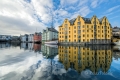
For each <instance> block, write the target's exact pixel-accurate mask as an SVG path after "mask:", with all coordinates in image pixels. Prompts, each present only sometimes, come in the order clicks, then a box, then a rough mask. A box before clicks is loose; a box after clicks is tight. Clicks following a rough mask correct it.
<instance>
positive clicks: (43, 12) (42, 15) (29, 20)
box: [0, 0, 52, 35]
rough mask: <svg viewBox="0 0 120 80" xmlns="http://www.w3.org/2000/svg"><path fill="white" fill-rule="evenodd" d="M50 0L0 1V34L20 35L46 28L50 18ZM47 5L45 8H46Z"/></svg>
mask: <svg viewBox="0 0 120 80" xmlns="http://www.w3.org/2000/svg"><path fill="white" fill-rule="evenodd" d="M50 3H51V0H46V1H44V2H43V1H42V0H38V1H37V0H32V1H31V2H30V3H28V2H26V1H23V0H19V1H17V0H13V1H4V0H2V1H1V3H0V24H1V30H2V31H1V32H0V34H12V35H13V34H14V35H20V34H25V33H34V32H35V30H36V28H37V29H38V31H42V29H44V28H46V25H45V24H47V23H48V22H50V20H51V16H50V14H48V13H49V10H48V8H51V7H52V4H50ZM46 7H47V8H46Z"/></svg>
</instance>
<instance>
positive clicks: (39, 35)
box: [34, 32, 42, 43]
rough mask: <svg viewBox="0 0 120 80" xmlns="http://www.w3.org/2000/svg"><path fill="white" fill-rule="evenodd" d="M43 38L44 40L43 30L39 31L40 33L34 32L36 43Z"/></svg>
mask: <svg viewBox="0 0 120 80" xmlns="http://www.w3.org/2000/svg"><path fill="white" fill-rule="evenodd" d="M41 40H42V33H41V32H39V33H37V32H35V34H34V42H35V43H40V42H41Z"/></svg>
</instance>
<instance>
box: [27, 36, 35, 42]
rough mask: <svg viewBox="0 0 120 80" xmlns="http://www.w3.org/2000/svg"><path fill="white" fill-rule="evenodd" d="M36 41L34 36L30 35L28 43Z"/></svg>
mask: <svg viewBox="0 0 120 80" xmlns="http://www.w3.org/2000/svg"><path fill="white" fill-rule="evenodd" d="M33 41H34V34H30V35H28V42H33Z"/></svg>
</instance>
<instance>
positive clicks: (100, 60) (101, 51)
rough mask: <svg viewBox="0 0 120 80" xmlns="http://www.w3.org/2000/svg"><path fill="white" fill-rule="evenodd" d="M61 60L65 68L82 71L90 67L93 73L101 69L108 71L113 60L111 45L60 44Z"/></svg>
mask: <svg viewBox="0 0 120 80" xmlns="http://www.w3.org/2000/svg"><path fill="white" fill-rule="evenodd" d="M58 52H59V61H61V62H62V63H63V64H64V66H65V68H66V69H68V68H73V69H75V70H77V71H78V72H79V73H81V72H82V71H83V70H86V69H89V70H91V71H92V73H93V74H97V73H99V72H100V71H102V72H104V73H106V72H107V71H108V70H109V68H110V65H111V62H112V50H111V46H109V45H108V46H107V45H106V46H102V45H101V46H100V45H93V46H88V47H87V46H86V47H80V46H62V45H61V46H59V47H58Z"/></svg>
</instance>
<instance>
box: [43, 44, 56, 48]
mask: <svg viewBox="0 0 120 80" xmlns="http://www.w3.org/2000/svg"><path fill="white" fill-rule="evenodd" d="M45 45H46V46H48V47H53V48H58V45H51V44H45Z"/></svg>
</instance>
